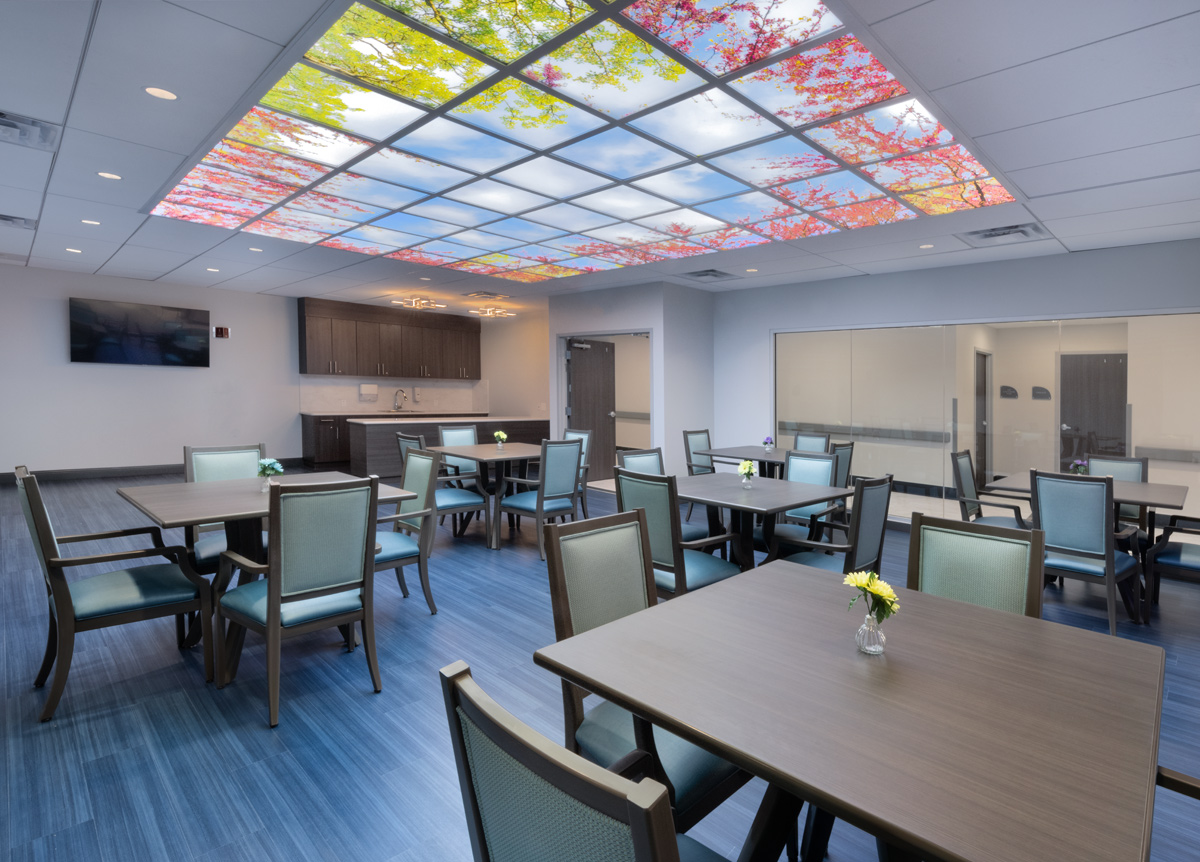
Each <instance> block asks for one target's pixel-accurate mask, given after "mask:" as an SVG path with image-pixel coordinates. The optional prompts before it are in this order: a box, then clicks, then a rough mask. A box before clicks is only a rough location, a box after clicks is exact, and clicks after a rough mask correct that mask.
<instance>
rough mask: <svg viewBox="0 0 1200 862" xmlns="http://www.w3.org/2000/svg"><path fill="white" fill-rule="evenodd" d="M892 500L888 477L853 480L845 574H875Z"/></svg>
mask: <svg viewBox="0 0 1200 862" xmlns="http://www.w3.org/2000/svg"><path fill="white" fill-rule="evenodd" d="M891 499H892V474H891V473H888V474H887V475H886V476H884V477H883V478H882V479H855V480H854V512H853V514H852V515H851V518H850V535H849V538H848V539H847V543H848V544H849V545H850V552H849V553H848V554H846V565H845V572H846V574H849V573H850V572H863V571H872V572H876V573H878V572H879V565H880V562H881V561H882V557H883V537H884V535H885V534H886V533H887V517H888V504H889V503H890V502H891Z"/></svg>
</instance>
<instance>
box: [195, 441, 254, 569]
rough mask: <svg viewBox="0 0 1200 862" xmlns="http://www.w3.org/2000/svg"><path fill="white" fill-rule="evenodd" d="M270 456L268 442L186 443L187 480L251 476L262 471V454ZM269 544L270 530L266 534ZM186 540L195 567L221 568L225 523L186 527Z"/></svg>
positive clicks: (206, 480)
mask: <svg viewBox="0 0 1200 862" xmlns="http://www.w3.org/2000/svg"><path fill="white" fill-rule="evenodd" d="M266 457H267V444H266V443H258V444H254V443H251V444H248V445H245V446H184V447H183V480H184V481H185V482H214V481H220V480H223V479H250V478H253V477H255V476H257V475H258V462H259V459H260V458H266ZM262 542H263V547H266V544H267V533H266V530H264V531H263V534H262ZM183 543H184V545H185V546H186V547H187V549H188V556H189V558H190V561H191V563H192V567H193V568H194V569H195V570H196V571H197V572H200V573H201V574H204V575H211V574H213V573H215V572H216V571H217V562H218V560H220V558H221V552H222V551H224V550H225V549H226V548H227V547H228V545H227V543H226V540H225V525H224V524H200V525H197V526H194V527H184V528H183Z"/></svg>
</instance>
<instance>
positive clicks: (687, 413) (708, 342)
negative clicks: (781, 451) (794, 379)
mask: <svg viewBox="0 0 1200 862" xmlns="http://www.w3.org/2000/svg"><path fill="white" fill-rule="evenodd" d="M663 333H664V338H663V378H662V380H663V390H664V398H663V413H662V417H663V424H662V426H661V427H662V433H661V435H660V437H661V441H662V442H661V443H660V444H659V445H661V446H662V447H663V462H664V467H665V468H666V470H667V472H669V473H679V474H684V473H686V472H687V456H686V454H685V453H684V449H683V432H684V431H685V430H690V431H694V430H699V429H701V428H708V429H710V430H711V428H712V417H713V412H714V409H715V408H716V405H718V404H719V405H721V409H724V410H738V409H740V407H739V405H740V404H741V398H740V395H739V393H737V392H736V391H734V392H730V393H722V394H721V395H720V396H718V395H717V393H715V392H714V391H713V294H712V293H710V292H708V291H704V290H696V289H694V288H690V287H680V286H678V285H674V284H667V285H663ZM754 352H755V353H758V352H762V353H765V354H766V355H767V357H768V360H767V361H768V362H769V361H770V360H769V357H770V346H769V344H768V345H758V346H757V347H756V349H755V351H754ZM764 433H765V432H764ZM759 439H760V440H761V439H762V438H761V437H760V438H759ZM714 444H715V441H714Z"/></svg>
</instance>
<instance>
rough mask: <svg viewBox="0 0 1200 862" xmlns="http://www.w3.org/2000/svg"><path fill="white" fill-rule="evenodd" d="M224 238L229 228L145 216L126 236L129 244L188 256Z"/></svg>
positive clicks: (220, 241)
mask: <svg viewBox="0 0 1200 862" xmlns="http://www.w3.org/2000/svg"><path fill="white" fill-rule="evenodd" d="M228 238H229V231H228V230H226V229H225V228H220V227H213V226H211V225H206V224H193V223H192V222H186V221H179V220H178V219H170V218H159V217H158V216H150V217H149V218H147V219H146V223H145V224H143V225H142V226H141V227H140V228H138V230H137V232H136V233H135V234H134V235H133V236H131V237H130V238H129V244H130V245H135V246H141V247H143V248H158V249H163V250H164V251H177V252H184V253H186V254H188V255H189V256H191V255H194V254H200V252H202V251H208V250H209V249H210V248H212V247H213V246H215V245H219V244H220V243H222V242H225V241H226V240H227V239H228Z"/></svg>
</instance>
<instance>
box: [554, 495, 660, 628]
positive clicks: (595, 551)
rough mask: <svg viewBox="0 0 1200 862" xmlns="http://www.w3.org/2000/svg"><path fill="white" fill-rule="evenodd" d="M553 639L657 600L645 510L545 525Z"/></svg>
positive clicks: (635, 609) (598, 624)
mask: <svg viewBox="0 0 1200 862" xmlns="http://www.w3.org/2000/svg"><path fill="white" fill-rule="evenodd" d="M546 567H547V569H548V570H549V572H550V603H551V605H552V607H553V610H554V638H555V640H563V639H565V638H569V637H573V636H575V635H577V634H582V633H583V632H586V631H588V630H590V629H594V628H596V626H601V625H604V624H605V623H610V622H612V621H613V620H616V619H620V618H621V617H624V616H628V615H629V614H632V613H635V612H636V611H641V610H645V609H646V608H648V607H650V606H651V605H653V604H655V603H656V595H657V594H656V590H655V587H654V566H653V563H652V562H651V558H650V539H649V536H648V533H647V529H646V514H645V512H644V511H642V510H641V509H637V510H634V511H632V512H618V513H617V514H615V515H605V516H604V517H600V518H589V519H587V520H585V521H572V522H571V523H569V524H547V525H546Z"/></svg>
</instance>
